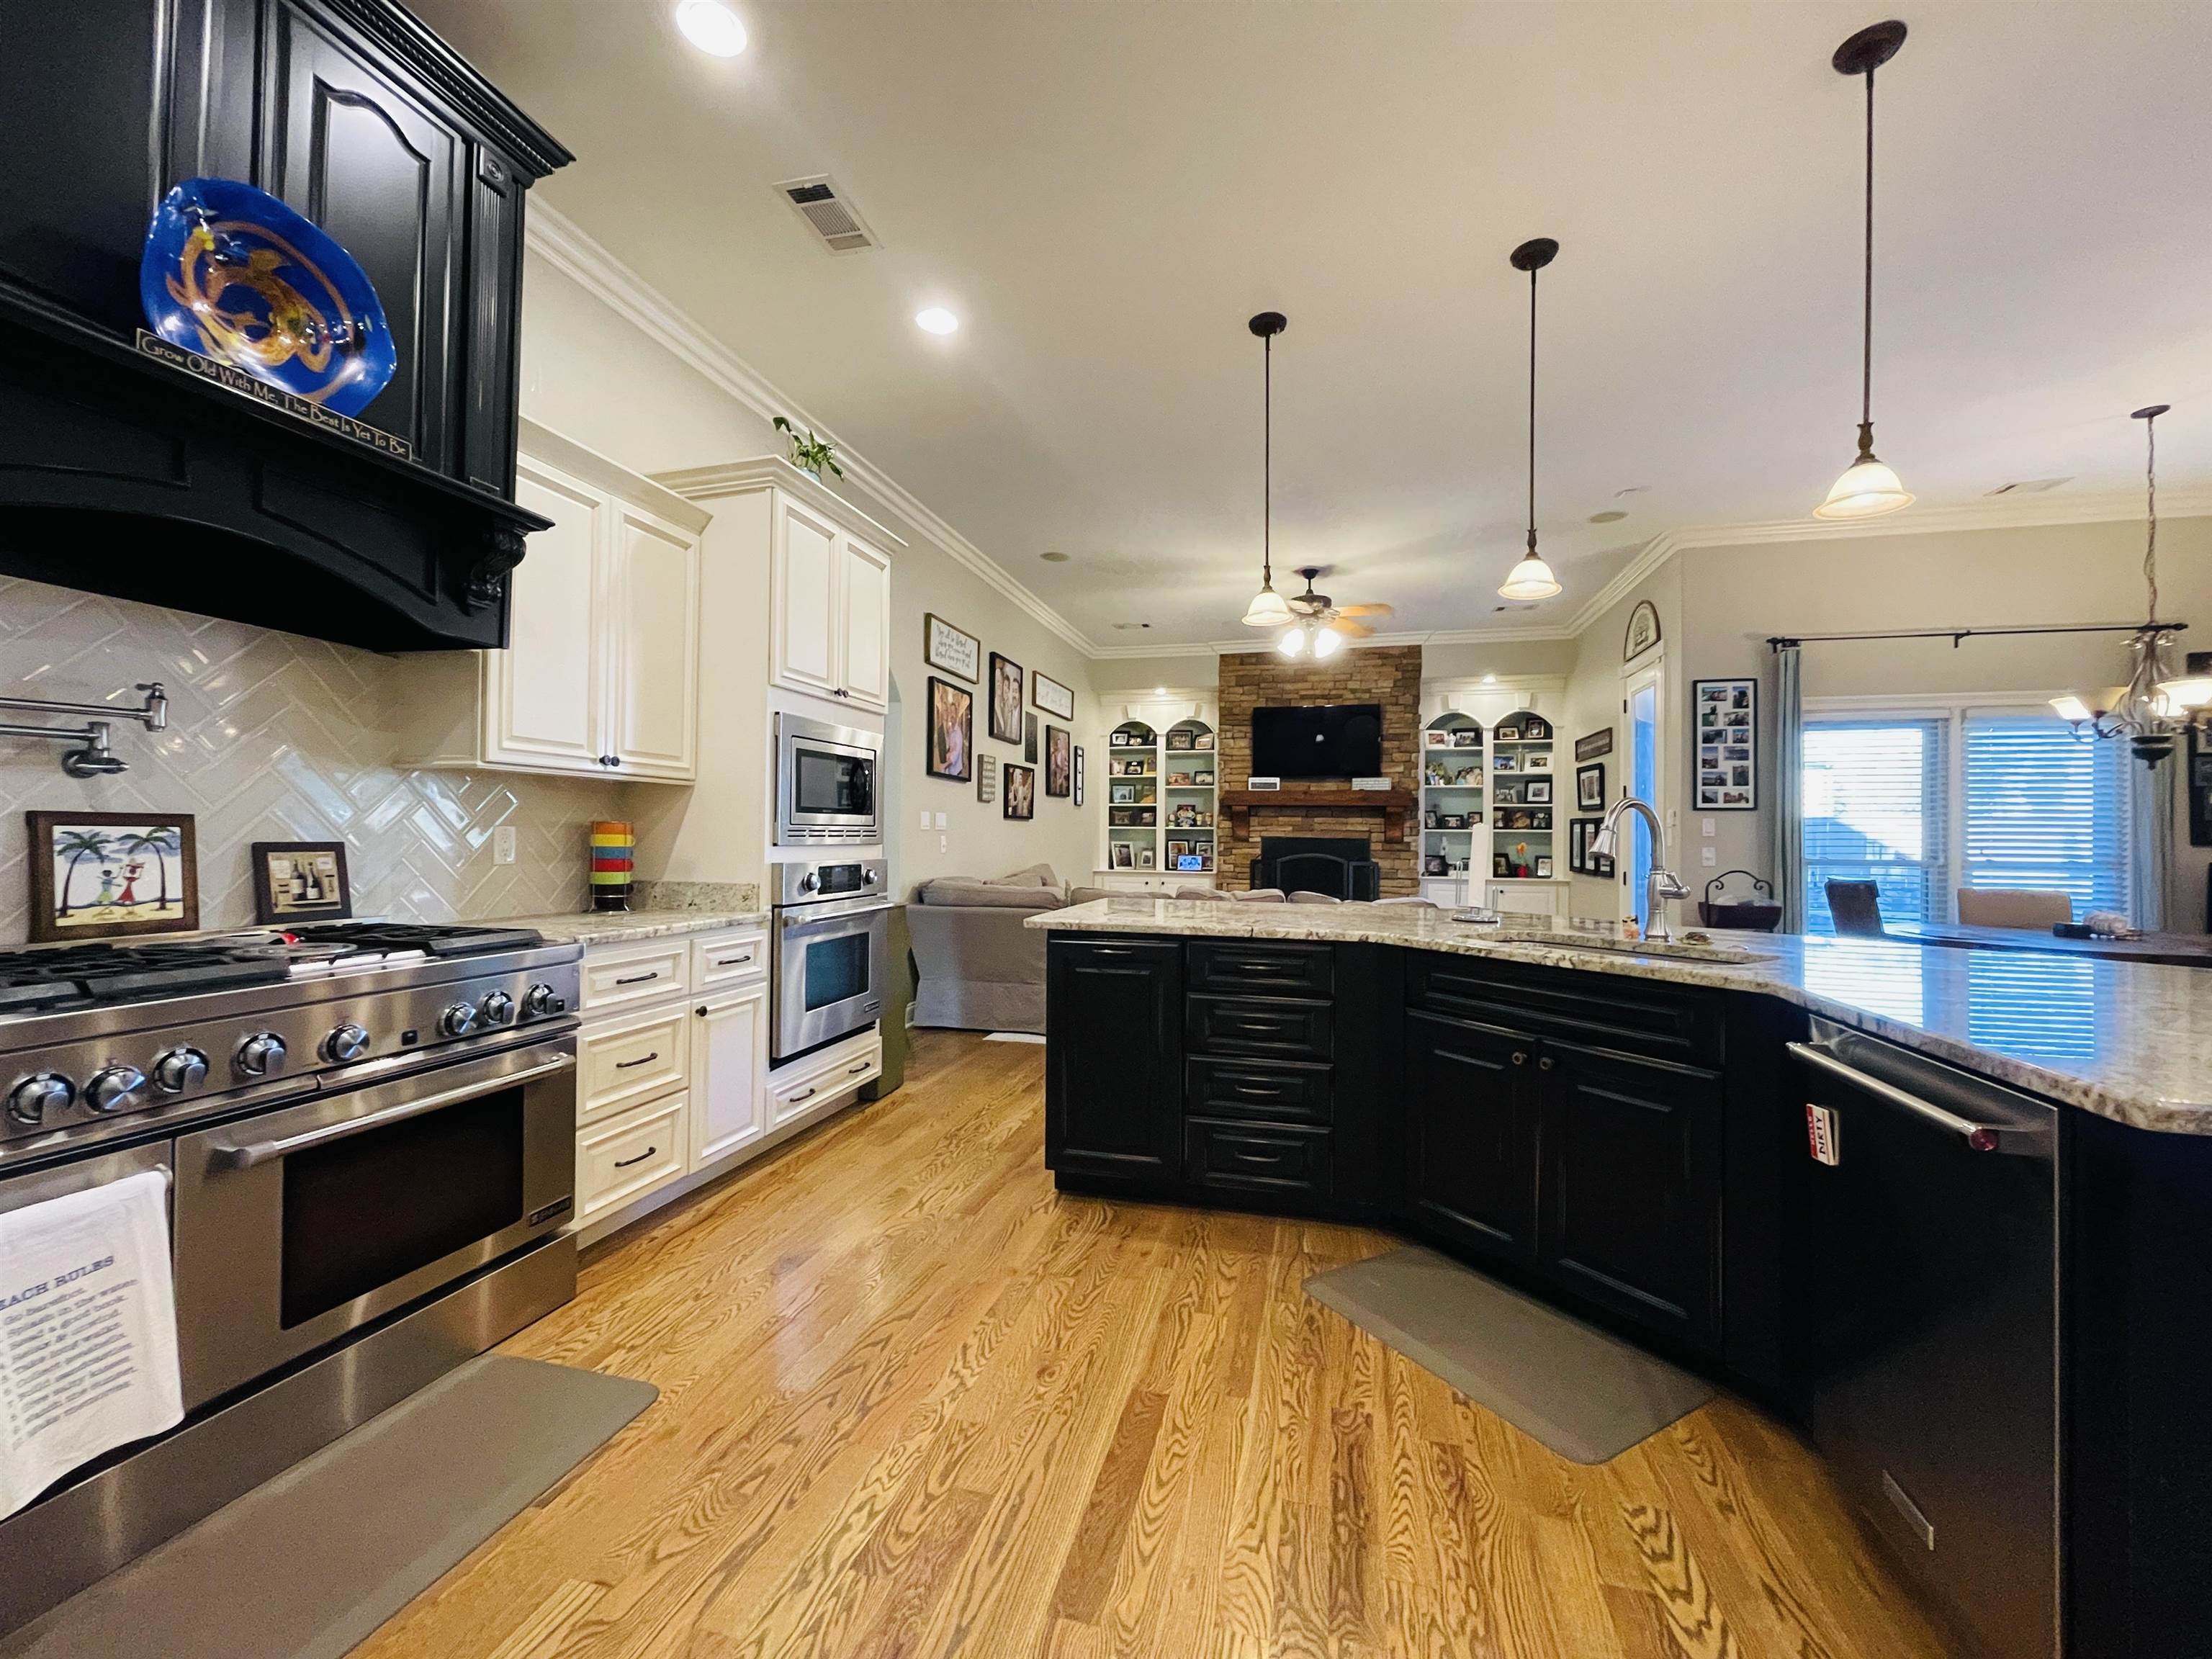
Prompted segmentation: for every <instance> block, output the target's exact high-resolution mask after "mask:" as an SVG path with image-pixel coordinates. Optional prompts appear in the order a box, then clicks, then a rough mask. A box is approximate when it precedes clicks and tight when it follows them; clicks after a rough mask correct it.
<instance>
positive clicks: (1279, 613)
mask: <svg viewBox="0 0 2212 1659" xmlns="http://www.w3.org/2000/svg"><path fill="white" fill-rule="evenodd" d="M1290 619H1291V607H1290V606H1289V605H1285V603H1284V602H1283V596H1282V595H1281V594H1279V593H1278V592H1275V590H1274V588H1273V586H1272V585H1271V586H1266V587H1262V588H1261V590H1260V591H1259V592H1257V593H1255V594H1254V595H1253V596H1252V603H1251V604H1250V605H1248V606H1246V607H1245V611H1244V626H1245V627H1247V628H1280V627H1281V626H1282V625H1283V624H1284V623H1286V622H1288V621H1290Z"/></svg>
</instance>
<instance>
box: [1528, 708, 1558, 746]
mask: <svg viewBox="0 0 2212 1659" xmlns="http://www.w3.org/2000/svg"><path fill="white" fill-rule="evenodd" d="M1551 738H1552V723H1551V721H1549V720H1546V719H1545V718H1544V717H1543V716H1542V715H1541V714H1523V715H1522V717H1521V741H1522V742H1523V743H1548V742H1550V741H1551Z"/></svg>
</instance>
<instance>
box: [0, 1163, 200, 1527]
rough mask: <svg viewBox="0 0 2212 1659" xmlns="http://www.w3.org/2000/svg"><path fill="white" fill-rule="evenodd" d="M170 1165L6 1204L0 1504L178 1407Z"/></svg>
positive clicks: (35, 1491)
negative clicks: (13, 1206) (20, 1204)
mask: <svg viewBox="0 0 2212 1659" xmlns="http://www.w3.org/2000/svg"><path fill="white" fill-rule="evenodd" d="M168 1197H169V1177H168V1174H167V1171H165V1170H148V1171H146V1172H145V1173H144V1174H143V1175H135V1176H127V1177H125V1179H123V1180H121V1181H113V1182H108V1183H107V1184H106V1185H105V1186H102V1187H95V1188H92V1189H91V1190H90V1191H88V1192H82V1193H71V1194H68V1195H67V1196H65V1197H62V1198H55V1199H49V1200H46V1202H45V1203H43V1204H33V1205H29V1206H26V1207H25V1208H23V1209H20V1210H15V1211H10V1212H9V1213H7V1214H5V1215H0V1516H9V1515H13V1514H14V1513H15V1511H16V1510H20V1509H21V1508H22V1507H23V1505H25V1504H27V1503H29V1502H30V1501H31V1500H32V1499H33V1498H36V1497H37V1496H38V1495H39V1494H40V1492H44V1491H45V1490H46V1488H47V1487H48V1486H52V1484H53V1483H54V1482H55V1481H56V1480H59V1479H60V1478H61V1477H62V1476H63V1475H64V1474H68V1473H69V1472H70V1470H71V1469H73V1468H76V1466H77V1465H78V1464H80V1463H82V1462H86V1461H87V1460H88V1459H90V1458H94V1457H97V1456H99V1455H100V1453H102V1452H104V1451H107V1450H109V1449H112V1448H114V1447H116V1446H120V1445H124V1444H126V1443H129V1442H131V1441H133V1440H138V1439H143V1437H146V1436H147V1435H149V1434H158V1433H159V1432H160V1431H162V1430H163V1429H166V1428H168V1427H169V1426H171V1425H173V1424H174V1423H176V1422H178V1421H179V1420H180V1419H182V1418H183V1416H184V1414H185V1409H184V1395H183V1390H182V1389H181V1387H180V1386H179V1381H178V1376H177V1305H176V1296H175V1291H174V1289H173V1284H172V1281H171V1279H170V1276H169V1206H168Z"/></svg>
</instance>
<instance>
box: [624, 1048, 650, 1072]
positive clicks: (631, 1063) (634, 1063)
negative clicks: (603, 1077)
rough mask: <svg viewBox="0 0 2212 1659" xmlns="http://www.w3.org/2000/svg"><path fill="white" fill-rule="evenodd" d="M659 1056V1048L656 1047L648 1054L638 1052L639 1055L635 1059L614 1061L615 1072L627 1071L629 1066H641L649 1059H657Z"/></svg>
mask: <svg viewBox="0 0 2212 1659" xmlns="http://www.w3.org/2000/svg"><path fill="white" fill-rule="evenodd" d="M659 1058H660V1050H659V1049H658V1048H655V1049H653V1051H652V1052H651V1053H650V1054H640V1055H639V1056H638V1057H637V1058H636V1059H635V1060H617V1061H616V1062H615V1070H617V1072H627V1071H628V1070H629V1069H630V1067H631V1066H643V1065H645V1064H647V1062H648V1061H651V1060H659Z"/></svg>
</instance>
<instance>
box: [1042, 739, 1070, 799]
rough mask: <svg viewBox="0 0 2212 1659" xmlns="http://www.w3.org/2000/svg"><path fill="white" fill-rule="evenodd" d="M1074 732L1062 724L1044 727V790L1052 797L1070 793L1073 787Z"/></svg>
mask: <svg viewBox="0 0 2212 1659" xmlns="http://www.w3.org/2000/svg"><path fill="white" fill-rule="evenodd" d="M1073 738H1074V734H1073V732H1070V731H1069V730H1068V729H1067V728H1066V726H1046V727H1045V729H1044V792H1045V793H1046V794H1048V795H1052V796H1054V797H1060V796H1065V795H1067V794H1069V793H1072V792H1073V790H1074V787H1075V744H1074V741H1073Z"/></svg>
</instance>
